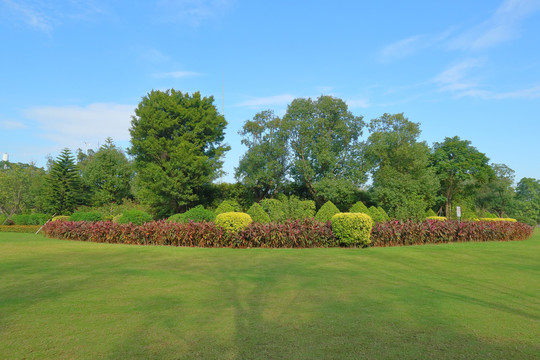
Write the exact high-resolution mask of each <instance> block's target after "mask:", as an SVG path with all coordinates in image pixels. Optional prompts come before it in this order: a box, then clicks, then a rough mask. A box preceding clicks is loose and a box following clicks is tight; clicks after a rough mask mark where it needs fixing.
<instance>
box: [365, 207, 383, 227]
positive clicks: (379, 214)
mask: <svg viewBox="0 0 540 360" xmlns="http://www.w3.org/2000/svg"><path fill="white" fill-rule="evenodd" d="M366 214H368V215H369V216H371V219H372V220H373V222H376V223H382V222H385V221H386V220H387V219H386V217H387V216H388V215H386V212H385V211H384V210H383V208H376V207H375V206H370V207H369V209H368V212H367V213H366Z"/></svg>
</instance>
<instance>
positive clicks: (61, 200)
mask: <svg viewBox="0 0 540 360" xmlns="http://www.w3.org/2000/svg"><path fill="white" fill-rule="evenodd" d="M81 189H82V187H81V179H80V170H79V168H78V167H77V165H76V164H75V159H74V157H73V155H72V153H71V151H70V150H69V149H67V148H66V149H64V150H62V152H61V153H60V155H58V157H57V158H56V159H55V160H54V161H53V162H52V164H51V169H50V171H49V176H48V177H47V190H48V191H47V194H48V197H47V207H48V210H49V211H50V212H51V213H56V214H57V215H60V214H62V215H69V214H71V213H72V212H73V210H74V209H75V208H76V207H77V205H81V203H82V196H83V194H82V191H81Z"/></svg>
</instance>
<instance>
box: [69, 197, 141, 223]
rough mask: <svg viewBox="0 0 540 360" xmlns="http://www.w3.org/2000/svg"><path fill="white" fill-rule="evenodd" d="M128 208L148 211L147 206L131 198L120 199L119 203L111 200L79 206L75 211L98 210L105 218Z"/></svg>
mask: <svg viewBox="0 0 540 360" xmlns="http://www.w3.org/2000/svg"><path fill="white" fill-rule="evenodd" d="M128 210H140V211H144V212H149V210H150V209H149V207H148V206H145V205H143V204H140V203H138V202H136V201H134V200H131V199H122V201H121V202H120V203H116V202H112V203H109V204H103V205H100V206H79V207H78V208H77V210H76V211H77V212H98V213H100V214H101V215H102V216H103V219H105V218H112V217H114V216H115V215H121V214H122V213H124V212H126V211H128Z"/></svg>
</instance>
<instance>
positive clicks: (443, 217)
mask: <svg viewBox="0 0 540 360" xmlns="http://www.w3.org/2000/svg"><path fill="white" fill-rule="evenodd" d="M426 220H439V221H446V220H448V218H447V217H446V216H437V215H433V216H428V217H426Z"/></svg>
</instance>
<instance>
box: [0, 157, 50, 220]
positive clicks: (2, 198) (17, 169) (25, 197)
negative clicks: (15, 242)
mask: <svg viewBox="0 0 540 360" xmlns="http://www.w3.org/2000/svg"><path fill="white" fill-rule="evenodd" d="M44 182H45V172H44V170H43V169H42V168H38V167H36V166H34V165H33V164H22V163H17V164H15V163H8V162H0V214H4V215H5V217H4V218H3V220H2V221H0V225H1V224H3V223H4V221H5V220H6V218H7V217H9V216H11V215H12V214H16V213H21V212H25V211H29V210H32V209H35V210H38V211H39V210H42V208H43V195H42V194H43V184H44Z"/></svg>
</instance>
